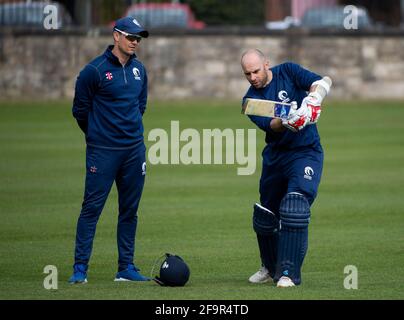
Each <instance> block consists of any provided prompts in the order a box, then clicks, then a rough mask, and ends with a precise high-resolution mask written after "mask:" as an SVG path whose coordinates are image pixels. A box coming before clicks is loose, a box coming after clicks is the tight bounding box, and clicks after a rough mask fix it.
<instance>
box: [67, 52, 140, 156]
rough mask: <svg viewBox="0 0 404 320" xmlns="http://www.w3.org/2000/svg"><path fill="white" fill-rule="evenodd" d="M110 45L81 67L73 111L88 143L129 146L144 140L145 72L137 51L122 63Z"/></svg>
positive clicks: (112, 146)
mask: <svg viewBox="0 0 404 320" xmlns="http://www.w3.org/2000/svg"><path fill="white" fill-rule="evenodd" d="M112 49H113V46H112V45H111V46H109V47H108V48H107V49H106V50H105V52H104V54H102V55H101V56H99V57H97V58H95V59H94V60H92V61H91V62H90V63H89V64H87V65H86V66H85V67H84V69H83V70H81V72H80V74H79V76H78V77H77V81H76V89H75V96H74V100H73V109H72V111H73V116H74V118H76V120H77V123H78V124H79V126H80V128H81V129H82V130H83V132H84V133H85V135H86V143H87V145H89V146H93V147H99V148H105V149H129V148H132V147H134V146H135V145H136V144H137V143H138V142H139V141H141V140H143V131H144V129H143V123H142V116H143V113H144V112H145V110H146V103H147V74H146V69H145V67H144V66H143V64H142V63H141V62H140V61H139V60H137V59H136V55H133V56H131V57H130V59H129V60H128V62H127V63H126V64H125V65H124V66H123V65H122V64H121V63H120V62H119V60H118V58H117V57H116V56H115V55H114V54H113V53H112Z"/></svg>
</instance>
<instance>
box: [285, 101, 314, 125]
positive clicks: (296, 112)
mask: <svg viewBox="0 0 404 320" xmlns="http://www.w3.org/2000/svg"><path fill="white" fill-rule="evenodd" d="M309 121H310V111H309V108H308V106H307V104H305V105H303V104H302V105H301V106H300V108H299V109H297V104H296V102H292V106H291V108H290V112H289V115H288V118H287V119H284V120H282V124H283V126H285V127H286V128H288V129H289V130H291V131H293V132H298V131H300V130H302V129H303V128H304V127H305V126H306V125H307V124H308V123H309Z"/></svg>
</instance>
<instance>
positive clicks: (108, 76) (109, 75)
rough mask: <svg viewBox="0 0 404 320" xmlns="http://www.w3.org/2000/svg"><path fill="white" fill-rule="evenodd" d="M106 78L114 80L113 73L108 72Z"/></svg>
mask: <svg viewBox="0 0 404 320" xmlns="http://www.w3.org/2000/svg"><path fill="white" fill-rule="evenodd" d="M105 78H107V80H112V79H113V78H114V77H113V76H112V73H111V72H107V73H106V74H105Z"/></svg>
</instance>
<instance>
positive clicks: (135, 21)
mask: <svg viewBox="0 0 404 320" xmlns="http://www.w3.org/2000/svg"><path fill="white" fill-rule="evenodd" d="M132 22H133V23H134V24H135V25H137V26H138V27H141V26H140V23H139V22H137V20H136V19H133V20H132Z"/></svg>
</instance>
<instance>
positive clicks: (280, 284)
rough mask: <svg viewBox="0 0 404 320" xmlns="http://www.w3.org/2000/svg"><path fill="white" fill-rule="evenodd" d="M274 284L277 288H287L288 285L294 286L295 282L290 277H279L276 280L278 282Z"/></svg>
mask: <svg viewBox="0 0 404 320" xmlns="http://www.w3.org/2000/svg"><path fill="white" fill-rule="evenodd" d="M276 286H277V287H278V288H289V287H294V286H295V284H294V283H293V281H292V279H290V278H289V277H285V276H283V277H281V278H280V279H279V281H278V283H277V284H276Z"/></svg>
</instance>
